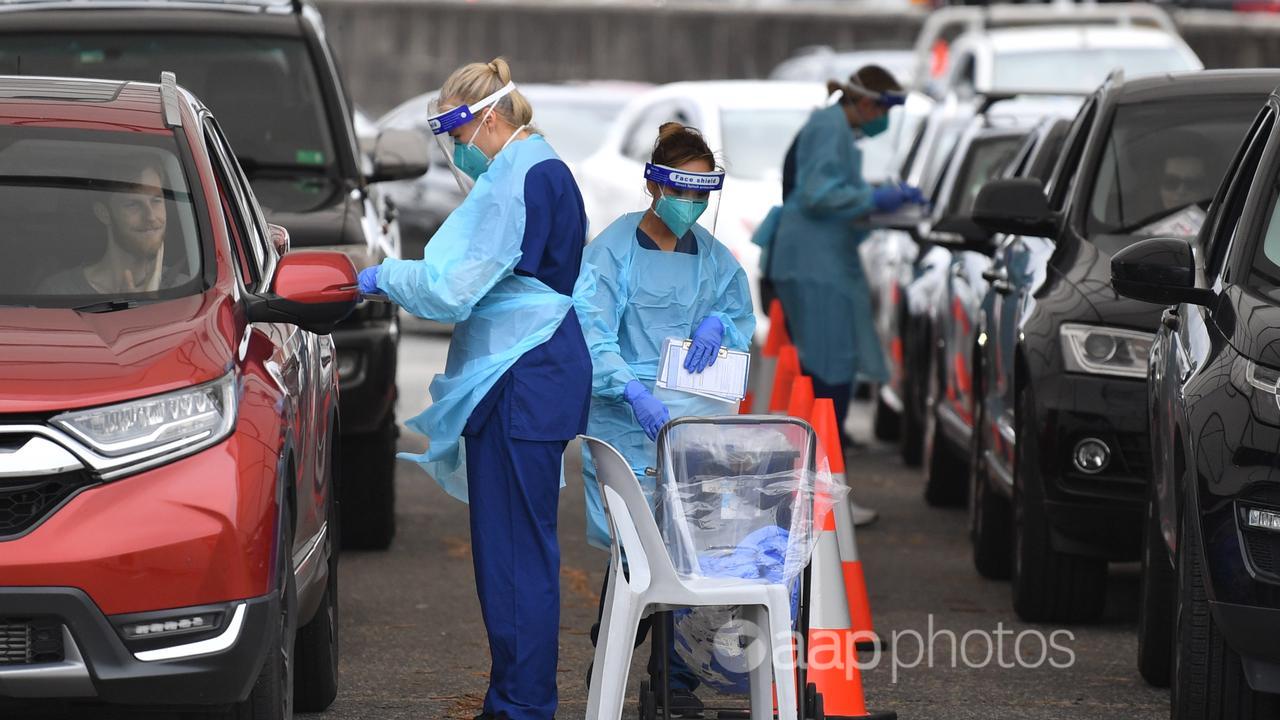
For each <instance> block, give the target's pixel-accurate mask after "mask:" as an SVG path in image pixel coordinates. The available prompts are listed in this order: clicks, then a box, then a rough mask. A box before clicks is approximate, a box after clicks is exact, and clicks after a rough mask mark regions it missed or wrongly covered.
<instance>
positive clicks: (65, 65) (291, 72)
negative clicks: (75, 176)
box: [0, 33, 335, 176]
mask: <svg viewBox="0 0 1280 720" xmlns="http://www.w3.org/2000/svg"><path fill="white" fill-rule="evenodd" d="M163 70H172V71H173V72H175V73H176V74H177V76H178V83H179V84H180V85H182V86H183V87H185V88H187V89H188V90H190V91H191V92H193V93H195V94H196V96H197V97H199V98H200V99H201V100H203V101H204V103H205V104H206V105H208V106H209V109H210V110H212V111H213V114H214V115H216V116H217V118H218V123H219V124H220V125H222V128H223V131H224V132H226V134H227V138H228V139H229V140H230V141H231V145H232V147H233V148H234V149H235V153H236V156H237V158H239V160H240V163H241V165H242V166H243V167H244V169H245V172H247V173H248V174H249V175H250V176H253V175H255V174H256V173H258V172H260V171H262V170H264V169H286V170H294V171H296V170H304V171H308V172H321V171H325V170H327V169H329V168H331V167H333V166H334V164H335V158H334V150H333V136H332V134H331V133H330V131H329V125H328V122H326V118H325V114H324V103H323V102H322V100H321V95H320V86H319V83H318V81H317V79H316V75H315V71H314V69H313V67H312V64H311V60H310V55H309V54H308V52H307V48H306V46H305V45H304V44H303V42H302V41H301V40H296V39H291V38H284V37H269V36H256V37H255V36H249V37H245V36H231V35H191V34H186V33H183V34H162V33H111V34H109V35H108V34H99V33H38V34H37V33H23V34H21V35H8V36H5V37H4V38H3V41H0V74H6V75H50V76H60V77H61V76H67V77H91V78H105V79H109V80H137V81H142V82H157V81H158V80H159V79H160V72H161V71H163Z"/></svg>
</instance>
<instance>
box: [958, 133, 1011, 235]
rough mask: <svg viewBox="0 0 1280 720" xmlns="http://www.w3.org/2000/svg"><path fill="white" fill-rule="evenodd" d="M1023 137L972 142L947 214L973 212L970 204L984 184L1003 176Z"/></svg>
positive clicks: (968, 213)
mask: <svg viewBox="0 0 1280 720" xmlns="http://www.w3.org/2000/svg"><path fill="white" fill-rule="evenodd" d="M1024 139H1025V138H1023V137H1022V136H1020V135H1009V136H1007V137H995V138H984V139H980V140H974V141H973V144H972V145H971V146H970V147H969V153H968V154H967V155H965V158H964V165H963V166H962V167H961V168H960V174H959V176H958V177H957V178H956V184H955V186H954V187H953V188H952V191H951V206H950V208H949V210H948V212H947V214H948V215H953V216H961V217H968V216H969V215H970V214H972V212H973V201H974V200H975V199H977V197H978V191H979V190H981V189H982V186H983V185H986V184H987V181H989V180H994V179H995V178H998V177H1000V175H1001V174H1003V173H1004V170H1005V168H1007V167H1008V165H1009V163H1010V162H1011V161H1012V160H1013V158H1014V156H1015V155H1017V154H1018V149H1019V148H1021V147H1022V141H1023V140H1024Z"/></svg>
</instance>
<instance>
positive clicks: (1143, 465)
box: [1116, 433, 1151, 480]
mask: <svg viewBox="0 0 1280 720" xmlns="http://www.w3.org/2000/svg"><path fill="white" fill-rule="evenodd" d="M1116 445H1117V448H1116V449H1117V451H1118V454H1119V455H1120V462H1122V463H1123V464H1124V470H1125V473H1126V474H1128V475H1131V476H1133V477H1136V478H1139V479H1142V480H1146V479H1148V478H1150V477H1151V445H1150V443H1149V441H1148V438H1147V436H1146V434H1145V433H1141V434H1135V433H1118V434H1117V437H1116Z"/></svg>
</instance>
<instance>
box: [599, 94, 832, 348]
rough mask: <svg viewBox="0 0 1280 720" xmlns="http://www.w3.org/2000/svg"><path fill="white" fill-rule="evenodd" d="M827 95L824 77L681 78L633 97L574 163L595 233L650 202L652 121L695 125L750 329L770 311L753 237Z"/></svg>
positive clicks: (718, 231)
mask: <svg viewBox="0 0 1280 720" xmlns="http://www.w3.org/2000/svg"><path fill="white" fill-rule="evenodd" d="M826 102H827V89H826V85H825V83H817V82H814V83H790V82H768V81H756V80H724V81H710V82H681V83H673V84H670V85H664V86H662V87H659V88H656V89H654V90H653V91H651V92H649V93H646V94H644V95H642V96H641V97H639V98H636V99H635V100H634V101H633V102H631V103H630V104H629V105H627V107H626V108H625V109H624V110H623V111H622V114H620V115H619V116H618V118H617V120H616V121H615V122H614V124H613V126H612V127H611V128H610V129H609V132H608V133H607V134H606V136H605V141H604V143H603V145H601V147H600V149H599V150H598V151H597V152H596V153H594V154H593V155H591V156H590V157H588V158H587V159H586V160H583V161H582V163H581V164H580V165H579V166H578V170H579V173H578V182H579V185H580V186H581V187H582V194H583V198H584V200H585V201H586V205H587V217H588V219H589V220H590V222H591V233H592V235H593V236H594V235H595V234H596V233H599V232H600V231H601V230H603V229H604V228H606V227H608V226H609V224H610V223H612V222H613V221H614V220H616V219H617V218H618V217H619V216H621V215H623V214H624V213H629V212H635V211H637V210H643V209H645V208H647V207H649V204H650V202H651V200H650V198H649V196H648V195H647V194H646V193H645V181H644V165H645V163H646V162H648V161H649V158H650V157H651V156H652V154H653V146H654V142H655V141H656V140H657V138H658V128H659V126H661V125H662V124H663V123H665V122H669V121H672V120H674V121H677V122H680V123H683V124H685V125H688V126H690V127H694V128H697V129H698V130H700V131H701V132H702V134H703V136H704V137H705V138H706V140H707V144H708V145H710V147H711V150H712V152H714V153H715V154H716V157H717V159H718V160H719V162H720V164H721V165H723V166H724V169H725V182H724V190H723V192H722V193H721V195H720V203H719V213H718V217H717V219H716V227H715V235H716V238H717V239H719V240H720V242H722V243H724V245H725V246H726V247H728V248H729V250H730V252H732V253H733V255H734V257H736V258H737V259H738V262H739V263H741V264H742V268H743V269H744V270H745V271H746V273H747V279H748V280H749V282H750V284H751V295H752V301H753V303H754V304H755V310H756V319H757V323H756V337H757V338H760V337H763V336H764V332H765V331H766V330H767V326H768V319H767V317H765V312H766V309H765V308H761V306H760V296H759V276H760V268H759V265H760V248H759V247H757V246H756V245H755V244H753V243H752V242H751V236H752V235H753V234H754V233H755V231H756V227H757V226H758V225H759V224H760V221H761V220H763V219H764V217H765V215H766V214H767V213H768V212H769V210H770V208H772V207H773V206H775V205H780V204H781V203H782V162H783V160H784V158H785V157H786V154H787V148H788V147H790V145H791V141H792V140H794V139H795V136H796V133H797V132H798V131H799V130H800V127H801V126H802V125H804V123H805V121H806V120H807V119H808V118H809V114H810V113H812V112H813V111H814V110H816V109H818V108H820V107H822V106H823V105H825V104H826Z"/></svg>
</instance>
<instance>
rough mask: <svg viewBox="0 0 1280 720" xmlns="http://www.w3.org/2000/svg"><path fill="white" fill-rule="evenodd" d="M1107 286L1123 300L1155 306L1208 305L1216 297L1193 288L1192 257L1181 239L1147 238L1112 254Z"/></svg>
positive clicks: (1186, 243)
mask: <svg viewBox="0 0 1280 720" xmlns="http://www.w3.org/2000/svg"><path fill="white" fill-rule="evenodd" d="M1111 285H1112V286H1113V287H1115V289H1116V292H1118V293H1120V294H1121V295H1124V296H1125V297H1130V298H1133V299H1134V300H1143V301H1146V302H1149V303H1156V304H1157V305H1176V304H1179V303H1184V302H1185V303H1191V304H1192V305H1208V304H1209V303H1210V302H1212V301H1213V300H1214V298H1215V297H1216V296H1215V295H1214V293H1213V291H1212V290H1205V289H1202V288H1197V287H1196V261H1195V256H1194V255H1193V254H1192V252H1191V243H1189V242H1187V241H1186V240H1184V239H1182V238H1167V237H1157V238H1151V239H1149V240H1143V241H1141V242H1137V243H1134V244H1133V245H1130V246H1129V247H1127V248H1125V249H1124V250H1121V251H1120V252H1118V253H1116V254H1115V257H1113V258H1111Z"/></svg>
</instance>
